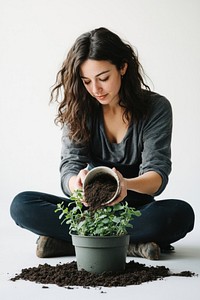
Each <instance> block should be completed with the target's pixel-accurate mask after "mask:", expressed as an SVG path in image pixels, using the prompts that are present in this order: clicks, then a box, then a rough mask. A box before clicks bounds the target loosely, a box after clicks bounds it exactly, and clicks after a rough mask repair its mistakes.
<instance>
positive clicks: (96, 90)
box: [92, 83, 102, 95]
mask: <svg viewBox="0 0 200 300" xmlns="http://www.w3.org/2000/svg"><path fill="white" fill-rule="evenodd" d="M92 91H93V94H94V95H99V94H100V93H101V92H102V87H101V86H100V85H99V84H97V83H94V84H93V88H92Z"/></svg>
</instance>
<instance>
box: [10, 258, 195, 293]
mask: <svg viewBox="0 0 200 300" xmlns="http://www.w3.org/2000/svg"><path fill="white" fill-rule="evenodd" d="M194 275H195V274H194V273H192V272H190V271H183V272H181V273H171V272H170V270H169V269H168V268H166V267H165V266H157V267H152V266H150V267H147V266H145V265H144V264H140V263H137V262H134V261H130V262H129V263H126V268H125V271H124V272H120V273H111V272H107V273H106V272H105V273H101V274H92V273H89V272H86V271H84V270H82V271H78V270H77V264H76V262H75V261H73V262H70V263H66V264H58V265H56V266H51V265H49V264H44V265H39V266H38V267H32V268H27V269H23V270H22V271H21V273H20V274H19V275H16V276H15V277H14V278H11V280H12V281H16V280H19V279H23V280H28V281H34V282H37V283H42V284H56V285H58V286H61V287H66V288H72V287H74V286H82V287H88V288H89V287H117V286H127V285H139V284H142V283H143V282H149V281H154V280H158V279H163V278H164V277H169V276H184V277H192V276H194ZM44 287H46V286H44Z"/></svg>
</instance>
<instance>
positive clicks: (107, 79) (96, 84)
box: [80, 59, 125, 105]
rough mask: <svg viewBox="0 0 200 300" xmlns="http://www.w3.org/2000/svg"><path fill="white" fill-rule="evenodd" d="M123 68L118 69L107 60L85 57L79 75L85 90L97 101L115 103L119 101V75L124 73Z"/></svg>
mask: <svg viewBox="0 0 200 300" xmlns="http://www.w3.org/2000/svg"><path fill="white" fill-rule="evenodd" d="M124 68H125V67H124ZM124 68H122V69H120V70H118V69H117V68H116V66H115V65H113V64H111V63H110V62H109V61H107V60H100V61H99V60H93V59H87V60H86V61H84V62H83V63H82V65H81V66H80V76H81V79H82V81H83V84H84V86H85V88H86V89H87V91H88V92H89V93H90V94H91V95H92V96H93V97H94V98H96V100H97V101H98V102H99V103H101V104H102V105H115V104H117V103H118V102H119V90H120V86H121V76H122V75H124V73H125V72H124Z"/></svg>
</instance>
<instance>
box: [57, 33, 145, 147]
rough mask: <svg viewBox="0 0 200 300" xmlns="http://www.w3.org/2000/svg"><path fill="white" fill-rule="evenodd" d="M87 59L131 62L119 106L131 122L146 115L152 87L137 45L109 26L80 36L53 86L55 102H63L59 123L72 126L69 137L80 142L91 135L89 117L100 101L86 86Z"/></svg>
mask: <svg viewBox="0 0 200 300" xmlns="http://www.w3.org/2000/svg"><path fill="white" fill-rule="evenodd" d="M87 59H94V60H107V61H109V62H110V63H112V64H113V65H115V66H116V68H117V69H118V70H120V69H121V68H122V67H123V66H124V63H127V64H128V68H127V71H126V73H125V75H124V76H123V80H122V83H121V88H120V91H119V99H120V101H119V105H121V106H122V107H124V115H123V118H126V119H127V121H128V122H130V121H132V120H134V119H135V120H139V119H140V118H143V117H144V116H145V115H146V114H147V111H148V102H147V101H146V100H145V94H146V93H145V91H147V90H150V88H149V86H148V85H147V84H145V82H144V79H143V74H144V72H143V69H142V66H141V64H140V63H139V61H138V57H137V55H136V53H135V52H134V50H133V48H132V47H131V46H130V45H129V44H128V43H125V42H123V41H122V40H121V38H120V37H119V36H118V35H116V34H115V33H113V32H111V31H110V30H108V29H106V28H103V27H101V28H97V29H94V30H92V31H89V32H87V33H84V34H82V35H81V36H80V37H78V38H77V40H76V41H75V43H74V45H73V46H72V48H71V49H70V51H69V52H68V55H67V57H66V59H65V60H64V62H63V65H62V67H61V69H60V71H59V72H58V74H57V76H56V82H55V84H54V86H53V87H52V91H51V101H56V102H58V103H59V107H58V114H57V116H56V119H55V122H56V123H57V124H58V123H60V124H61V125H62V126H63V125H64V124H67V125H68V126H69V129H70V130H69V137H70V138H71V139H73V140H74V141H77V142H87V141H88V140H89V138H90V131H89V128H88V125H87V124H88V116H91V115H92V114H94V112H95V111H96V110H97V109H98V108H99V105H100V104H99V103H98V102H97V101H96V99H95V98H93V97H92V96H91V95H90V94H89V93H88V92H87V90H86V88H85V87H84V84H83V82H82V80H81V77H80V66H81V64H82V63H83V62H84V61H85V60H87Z"/></svg>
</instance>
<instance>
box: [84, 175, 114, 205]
mask: <svg viewBox="0 0 200 300" xmlns="http://www.w3.org/2000/svg"><path fill="white" fill-rule="evenodd" d="M116 190H117V181H116V179H115V178H114V177H112V176H111V175H109V174H103V173H102V174H98V175H96V176H94V178H93V179H92V180H91V181H90V182H89V183H88V184H87V185H86V186H85V188H84V196H85V199H86V202H87V203H88V204H89V206H90V209H92V210H96V209H98V208H99V207H100V206H101V205H102V204H104V203H106V202H107V201H109V200H110V199H111V198H112V197H113V196H114V195H115V192H116Z"/></svg>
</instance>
